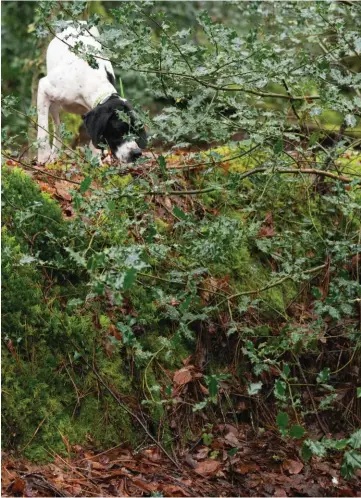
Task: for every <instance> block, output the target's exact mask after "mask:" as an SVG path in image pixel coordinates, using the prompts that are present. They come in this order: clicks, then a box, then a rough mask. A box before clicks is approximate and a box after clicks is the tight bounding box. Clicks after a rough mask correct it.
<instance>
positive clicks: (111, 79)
mask: <svg viewBox="0 0 361 498" xmlns="http://www.w3.org/2000/svg"><path fill="white" fill-rule="evenodd" d="M105 72H106V73H107V78H108V81H109V83H111V84H112V85H113V86H115V78H114V75H113V74H112V73H109V71H107V70H105Z"/></svg>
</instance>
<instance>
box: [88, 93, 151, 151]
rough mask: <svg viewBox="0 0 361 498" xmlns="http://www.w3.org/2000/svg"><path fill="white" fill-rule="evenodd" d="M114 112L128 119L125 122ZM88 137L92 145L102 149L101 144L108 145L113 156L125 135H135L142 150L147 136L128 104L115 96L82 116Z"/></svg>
mask: <svg viewBox="0 0 361 498" xmlns="http://www.w3.org/2000/svg"><path fill="white" fill-rule="evenodd" d="M116 111H121V112H123V113H124V114H126V116H127V117H128V118H129V119H128V120H127V121H128V122H126V121H124V120H122V119H121V118H119V116H118V114H117V112H116ZM83 119H84V123H85V127H86V130H87V132H88V135H89V136H90V138H91V140H92V142H93V145H94V146H95V147H98V148H100V149H101V148H104V147H102V146H101V144H108V146H109V147H110V149H111V151H112V152H113V154H115V152H116V150H117V148H118V147H119V146H120V145H121V144H122V143H123V142H124V140H125V139H126V137H127V135H129V134H131V135H135V137H136V139H135V140H136V142H137V144H138V146H139V147H140V148H142V149H144V148H145V146H146V144H147V135H146V133H145V129H144V126H143V125H142V124H139V123H137V122H136V117H135V114H134V111H133V109H132V107H131V106H130V104H129V103H128V102H124V101H123V100H121V99H120V98H119V96H117V95H111V96H110V97H109V99H107V100H106V101H105V102H104V103H103V104H99V105H97V106H96V107H94V109H92V110H91V111H89V112H88V113H87V114H84V116H83Z"/></svg>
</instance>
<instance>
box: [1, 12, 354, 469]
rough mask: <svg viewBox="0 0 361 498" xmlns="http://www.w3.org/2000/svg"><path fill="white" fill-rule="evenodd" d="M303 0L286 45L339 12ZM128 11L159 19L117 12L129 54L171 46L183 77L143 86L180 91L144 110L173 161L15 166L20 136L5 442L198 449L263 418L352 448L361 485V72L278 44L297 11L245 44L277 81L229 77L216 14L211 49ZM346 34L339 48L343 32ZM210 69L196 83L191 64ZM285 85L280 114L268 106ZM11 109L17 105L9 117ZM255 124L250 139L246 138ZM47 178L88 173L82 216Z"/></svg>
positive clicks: (283, 432)
mask: <svg viewBox="0 0 361 498" xmlns="http://www.w3.org/2000/svg"><path fill="white" fill-rule="evenodd" d="M50 4H51V5H50ZM300 4H301V3H300ZM262 5H263V4H262ZM262 5H260V7H259V8H260V12H261V13H262V12H263V11H262V9H263V7H262ZM52 6H53V3H51V2H49V5H48V3H46V2H44V4H41V6H40V7H39V9H40V14H41V15H42V16H43V17H41V19H42V21H43V25H42V28H43V29H45V28H44V26H46V27H48V24H47V22H48V17H49V16H50V14H52V15H53V16H55V18H54V25H56V24H57V22H61V19H60V18H59V19H58V18H57V16H58V14H54V12H53V13H52V12H51V9H52ZM293 7H294V9H295V11H297V12H298V10H299V11H300V12H301V13H302V16H301V15H300V19H301V20H300V21H299V23H296V22H293V21H292V19H291V21H292V22H290V23H288V21H289V20H290V18H289V16H291V17H292V15H293V14H292V13H290V11H289V10H288V8H287V6H285V7H282V8H281V7H280V9H281V10H280V14H279V15H280V16H281V14H282V16H285V17H284V18H285V19H286V20H287V23H288V24H287V26H288V28H287V29H289V30H291V33H290V37H291V38H290V39H291V40H293V39H294V38H292V36H293V34H292V33H293V31H292V30H294V31H295V33H294V36H301V35H302V34H303V32H304V31H306V34H307V35H310V39H311V40H313V37H314V31H313V30H315V31H316V32H317V33H318V32H319V26H320V25H321V26H323V24H322V23H323V22H324V21H323V19H324V16H329V17H330V19H334V17H333V16H334V15H336V14H335V13H334V10H332V9H331V8H329V6H328V4H324V5H323V4H322V3H317V5H316V4H315V5H313V4H312V5H311V6H304V5H303V4H302V5H297V6H296V5H294V6H293ZM293 7H292V9H293ZM69 8H70V11H71V12H72V13H73V16H76V15H78V14H79V11H78V10H77V9H80V10H81V7H79V6H78V7H77V8H76V6H74V5H73V4H70V7H69ZM132 8H134V9H135V10H134V12H136V13H137V14H138V15H139V18H140V19H142V20H143V21H142V22H143V23H144V22H145V20H144V19H145V18H144V17H142V16H143V14H144V12H143V10H142V8H143V7H142V4H139V5H138V4H135V5H133V4H130V3H129V2H122V5H121V6H120V7H119V9H116V10H115V9H114V12H113V11H112V15H113V18H114V22H115V23H118V24H119V25H121V26H123V27H124V26H126V29H124V37H125V38H124V39H127V40H128V41H127V44H126V45H125V46H129V47H133V46H136V47H137V50H136V51H133V50H132V48H130V49H129V52H127V53H126V54H122V57H121V63H120V64H124V67H123V69H126V70H127V69H128V66H126V65H127V64H129V66H133V63H134V64H135V62H136V63H137V64H138V65H140V66H142V64H143V65H145V67H146V68H147V70H149V64H150V62H152V61H153V62H152V63H154V64H157V67H158V64H159V55H160V54H163V52H166V55H167V58H166V61H167V63H166V66H165V68H164V71H165V72H166V71H167V68H168V70H169V74H167V75H166V76H164V80H163V79H162V78H163V76H162V75H161V76H159V75H158V74H157V72H156V73H155V74H152V75H150V76H149V80H147V84H148V85H149V91H153V92H154V95H159V88H161V87H162V88H163V90H164V88H165V87H167V88H168V90H169V94H167V95H166V96H167V97H168V98H169V99H170V100H172V99H173V100H172V104H171V105H167V106H166V107H165V108H164V109H163V110H162V112H161V114H160V115H158V116H155V117H153V118H150V117H149V115H148V114H147V113H144V112H143V113H142V112H141V111H140V110H139V109H138V111H139V113H140V115H141V116H142V117H143V118H144V120H145V122H146V123H147V124H148V125H149V126H150V129H151V134H153V138H160V139H161V140H163V142H165V143H167V144H168V145H170V146H173V148H172V149H171V151H170V152H169V153H168V154H166V153H165V152H163V153H162V154H160V155H154V157H153V159H152V160H150V159H147V158H144V159H141V160H139V161H138V163H137V166H136V167H133V168H132V167H131V168H128V167H127V166H125V167H124V166H123V167H119V168H116V167H114V166H109V165H108V166H104V167H101V166H100V165H99V164H98V160H97V158H94V157H92V156H91V153H90V151H89V149H88V148H85V150H84V153H79V152H78V153H77V154H76V155H75V154H73V155H72V157H71V158H70V159H69V157H68V158H65V156H64V159H63V163H60V162H59V163H58V164H55V165H51V166H50V167H49V168H48V169H46V170H45V171H44V170H42V171H41V172H40V173H39V170H37V171H34V168H33V166H32V165H31V164H28V163H24V161H21V160H20V159H18V157H19V155H18V154H17V152H16V151H15V148H16V147H15V142H16V141H15V138H16V137H15V138H14V137H13V136H11V134H10V135H7V134H6V133H5V134H4V137H3V138H4V140H3V149H4V157H5V161H10V164H8V165H6V163H5V161H4V163H5V164H4V165H3V203H4V206H3V232H2V233H3V235H2V244H3V250H2V255H3V279H2V281H3V292H2V299H3V344H2V345H3V361H2V378H3V429H4V436H3V441H4V446H5V447H6V449H10V450H12V451H14V452H18V453H22V454H24V455H25V456H27V457H29V458H30V459H32V460H38V461H44V460H47V459H50V458H52V457H54V455H55V454H60V455H62V454H68V453H71V452H72V449H73V447H74V445H77V444H78V445H79V444H80V445H82V446H86V445H91V446H93V447H94V446H95V447H96V448H99V449H103V450H104V449H105V448H107V447H111V446H112V445H116V444H119V442H123V443H129V444H130V445H131V446H132V447H133V448H138V447H141V446H142V444H144V441H145V440H146V441H147V442H149V441H152V442H154V440H156V441H157V442H159V443H160V444H162V445H163V447H164V448H165V449H166V450H170V449H175V448H177V449H184V448H186V447H188V446H189V445H190V444H191V442H193V441H197V439H199V438H200V437H202V438H203V439H204V440H205V439H206V440H207V441H211V440H212V432H211V429H210V427H213V426H215V425H216V424H217V423H218V422H219V421H220V420H222V421H223V422H229V423H235V424H242V423H246V424H251V426H252V429H253V431H254V435H255V437H256V436H257V434H259V433H260V432H262V431H265V430H268V431H272V432H274V433H276V434H278V435H280V437H282V438H284V439H287V438H288V439H294V440H295V441H296V443H295V444H298V446H299V448H301V445H302V448H303V456H304V458H305V459H307V458H310V457H311V455H318V456H321V457H322V456H325V455H326V453H327V451H333V452H337V451H341V452H342V453H343V464H342V472H343V475H344V476H345V477H350V476H351V475H352V474H353V472H354V470H355V469H357V468H360V467H361V456H360V453H359V451H358V450H359V449H360V446H361V443H360V431H359V430H358V431H357V428H359V424H360V419H361V413H360V397H361V381H360V355H359V352H360V345H361V341H360V338H361V336H360V319H361V317H360V296H361V292H360V264H361V260H360V249H361V224H360V215H361V213H360V211H361V207H360V206H361V203H360V180H359V176H360V172H361V167H360V154H359V151H358V149H357V147H359V140H355V141H353V140H352V138H350V137H348V136H346V135H345V134H344V132H345V130H346V129H347V128H348V127H349V128H350V127H351V128H353V129H355V128H356V125H357V120H358V116H359V111H357V106H358V103H359V100H357V99H359V97H357V93H356V96H354V95H353V93H352V92H354V90H355V88H356V89H357V78H356V76H357V75H355V71H351V72H350V71H349V73H350V74H349V73H347V75H348V76H347V78H346V76H345V80H342V84H341V88H340V86H339V85H338V84H337V83H335V80H337V78H335V74H334V72H333V71H334V68H333V65H332V64H331V62H332V61H331V62H330V60H331V59H330V58H329V57H328V56H327V57H326V56H325V57H324V60H323V59H322V60H321V61H319V57H318V56H317V57H316V56H315V58H314V59H312V61H311V62H310V63H308V62H307V61H308V60H311V55H312V57H313V55H314V54H313V53H312V54H311V55H310V54H308V53H307V47H308V46H309V44H308V43H306V42H305V44H304V45H305V47H306V48H304V49H302V51H301V53H300V54H299V53H298V52H292V54H293V55H292V54H291V55H289V56H288V55H287V58H286V59H285V60H284V59H282V58H281V57H280V55H279V52H282V51H283V50H285V51H286V52H287V50H291V48H292V50H294V49H293V46H294V45H295V44H294V43H293V41H292V44H291V48H290V46H287V44H286V43H285V47H283V44H281V45H282V46H281V47H280V48H279V51H278V52H277V51H274V52H272V51H271V49H270V47H271V46H273V44H274V43H275V41H274V39H273V38H272V37H273V34H271V35H270V33H269V32H268V27H267V26H268V24H269V23H271V24H272V23H276V24H277V23H279V21H280V19H281V20H282V16H281V17H280V18H276V17H275V18H274V17H272V16H271V14H269V13H268V14H267V16H268V15H269V17H267V19H268V21H267V23H265V25H264V26H263V30H264V33H263V34H264V37H263V36H262V37H261V36H260V37H257V36H256V34H255V33H253V32H250V34H249V35H247V37H245V39H244V44H245V48H247V51H246V53H249V54H251V53H253V52H254V54H256V55H257V54H258V55H257V56H256V55H254V56H252V57H251V55H250V56H249V60H248V57H246V53H244V54H243V55H244V57H245V59H244V62H246V61H247V64H246V66H243V65H242V70H245V71H246V69H249V73H250V74H251V75H252V78H253V76H254V75H255V74H256V75H258V76H257V78H256V80H255V81H256V82H257V81H259V79H260V77H261V76H262V78H264V79H265V81H264V82H262V81H263V80H262V81H261V83H260V84H258V83H255V85H254V86H252V85H253V79H250V80H249V81H243V80H242V81H241V80H240V79H239V78H236V79H235V80H234V81H233V80H232V79H231V78H233V70H234V66H232V65H233V64H236V63H238V62H237V61H240V62H242V64H243V59H240V57H239V50H240V48H239V47H240V45H242V43H241V41H240V38H238V35H237V33H236V32H235V31H234V30H233V28H230V27H227V26H225V25H221V24H219V23H216V22H213V20H212V19H211V18H210V17H209V16H208V14H207V13H200V14H199V16H198V18H197V22H198V23H199V26H200V27H201V29H202V30H203V31H204V33H203V31H202V33H203V34H202V36H203V37H204V38H206V42H205V43H204V44H203V45H200V46H197V48H195V47H194V44H193V42H192V43H190V42H189V40H188V37H189V34H190V31H188V30H186V31H177V29H176V28H175V27H174V26H173V25H169V26H168V25H164V24H162V23H163V17H164V16H163V14H159V19H158V20H159V23H161V24H160V26H161V29H160V31H161V33H162V34H161V35H159V33H157V35H156V36H155V35H154V36H153V35H152V31H151V30H150V29H149V30H148V28H147V29H144V31H143V32H142V33H141V35H139V37H138V38H137V33H138V29H140V26H142V23H141V22H140V21H139V19H138V18H137V19H135V18H134V12H133V11H131V9H132ZM257 8H258V7H257ZM335 8H336V10H337V9H339V10H340V11H342V12H341V13H343V11H344V10H346V9H348V8H350V9H354V8H356V7H355V6H353V5H352V6H343V5H337V6H336V7H335ZM72 9H73V10H72ZM282 9H285V10H282ZM328 9H329V10H328ZM260 12H258V11H257V12H254V15H256V16H258V15H261V14H260ZM300 12H299V13H300ZM68 14H69V13H67V15H68ZM245 15H246V14H245ZM247 15H248V14H247ZM339 15H341V14H340V13H339ZM344 15H345V17H346V18H347V19H349V18H348V17H347V15H346V13H344ZM59 16H60V14H59ZM316 16H318V17H317V22H316V21H314V23H315V24H314V25H313V24H312V22H310V23H304V22H303V20H304V19H306V18H307V19H313V17H315V18H316ZM146 19H147V23H148V21H149V16H148V17H146ZM262 19H263V18H262ZM269 19H270V20H269ZM352 19H356V18H355V17H353V18H352ZM91 22H93V23H94V24H98V22H99V19H98V18H94V19H92V20H91ZM355 22H356V21H355ZM39 24H40V25H41V22H40V21H39ZM266 24H267V26H266ZM271 24H270V26H271ZM146 25H147V26H148V24H146ZM306 25H307V29H306V27H305V26H306ZM311 25H312V26H311ZM281 26H282V29H283V24H282V22H281ZM290 26H291V27H290ZM107 27H109V26H108V25H106V24H105V25H104V26H103V28H104V38H102V41H103V42H108V44H109V47H111V43H112V41H114V40H113V38H112V37H113V35H114V33H113V31H114V30H113V31H112V30H110V29H109V30H107ZM271 27H272V26H271ZM334 29H335V30H336V31H337V30H340V32H339V31H337V32H336V34H335V33H334V36H335V37H336V38H337V42H338V44H339V45H340V46H339V47H338V48H337V50H338V52H337V53H340V54H343V53H344V52H343V51H344V50H346V48H345V41H344V40H343V37H342V35H343V31H342V28H340V27H339V26H338V25H337V26H336V27H334ZM271 31H272V29H271ZM252 33H253V34H252ZM41 35H42V31H41V29H40V28H39V36H41ZM291 35H292V36H291ZM240 36H241V35H240ZM133 37H135V39H133ZM267 37H271V41H270V38H267ZM140 39H141V40H143V41H142V45H139V46H138V42H139V40H140ZM280 39H281V38H280ZM177 40H178V41H177ZM187 40H188V41H187ZM263 40H265V41H263ZM267 40H268V42H267ZM352 40H353V38H352ZM352 40H348V43H349V44H350V43H351V42H352ZM178 43H179V44H181V46H182V49H183V50H184V52H185V53H186V54H187V55H184V54H183V52H182V51H181V50H180V49H179V46H178V45H177V44H178ZM109 47H108V50H109V52H110V55H114V54H112V53H111V48H109ZM177 47H178V49H179V50H177ZM315 50H316V49H315ZM347 50H348V49H347ZM180 53H181V54H183V55H180ZM230 53H231V55H232V53H233V55H234V56H235V60H234V61H233V59H232V61H231V60H230V56H231V55H230ZM347 53H348V52H347ZM163 55H164V54H163ZM283 55H284V57H286V54H285V53H283ZM86 56H87V60H88V62H91V63H94V61H93V59H94V56H93V55H92V54H86ZM127 57H128V58H129V59H128V58H127ZM132 57H133V59H136V60H135V62H134V60H130V59H132ZM187 57H188V59H189V61H190V62H189V65H190V66H187V65H186V64H185V61H184V58H186V59H187ZM292 57H293V58H294V60H293V58H292ZM340 57H341V56H340ZM188 59H187V60H188ZM149 61H150V62H149ZM154 61H156V63H155V62H154ZM214 61H217V65H216V68H215V66H214V64H215V62H214ZM305 61H306V62H305ZM301 62H302V67H303V72H302V74H301V76H300V74H299V64H300V63H301ZM325 64H326V65H325ZM327 64H328V65H327ZM294 65H296V66H295V67H294ZM186 66H187V67H186ZM193 66H194V67H197V68H198V70H199V74H198V73H196V74H198V76H194V74H193V73H192V75H189V74H188V69H189V67H193ZM231 66H232V67H231ZM169 68H171V69H172V71H174V73H175V74H177V73H179V74H183V73H184V71H186V72H185V73H184V74H185V75H186V76H187V78H185V79H184V80H182V79H181V78H175V77H174V74H172V71H170V69H169ZM221 68H227V69H224V74H223V73H220V69H221ZM292 68H293V69H292ZM346 69H347V67H346ZM346 72H347V71H346ZM218 73H219V74H218ZM246 74H247V72H246ZM325 74H326V76H325ZM204 75H205V77H204ZM266 75H267V78H266ZM272 75H273V76H272ZM326 77H328V78H329V81H328V83H327V85H325V78H326ZM229 81H231V82H230V83H229ZM284 82H285V84H283V83H284ZM287 83H288V84H287ZM224 85H226V87H227V88H226V90H225V89H224ZM275 85H278V86H276V87H275ZM282 85H283V86H282ZM288 85H292V92H293V95H291V96H290V94H289V92H290V91H291V90H290V89H289V86H288ZM345 85H346V87H347V88H348V90H349V92H350V96H347V95H344V94H343V93H341V91H342V92H344V90H345ZM347 85H348V86H347ZM228 87H229V88H228ZM280 87H281V88H284V91H283V93H276V94H274V93H272V92H274V88H276V89H277V92H281V90H280ZM231 90H232V91H231ZM237 91H239V93H237ZM316 91H317V92H318V94H319V95H315V92H316ZM269 92H271V94H272V95H273V99H274V101H275V106H274V109H273V108H272V110H271V108H270V107H267V106H261V105H259V101H260V99H263V100H264V101H268V100H269V99H270V97H269V95H270V93H269ZM165 93H167V92H165ZM190 95H192V97H191V98H190V97H189V96H190ZM240 95H241V97H239V96H240ZM274 95H275V96H274ZM280 101H281V102H283V103H282V104H280ZM14 109H16V102H15V101H14V100H13V99H12V98H10V97H7V98H5V100H4V103H3V112H4V113H5V116H6V115H7V114H6V113H8V115H9V114H10V113H11V112H15V111H13V110H14ZM328 111H330V112H337V113H338V116H340V115H341V116H342V120H341V123H342V124H341V125H340V128H339V129H338V131H337V132H336V135H334V136H333V137H331V138H330V136H329V135H328V130H326V131H325V130H321V129H320V128H319V129H317V131H314V128H312V129H309V128H308V125H309V124H310V120H311V122H312V124H313V125H314V124H315V123H316V124H317V119H316V118H317V116H319V115H321V114H322V113H323V112H328ZM290 114H292V116H293V117H296V118H297V124H294V122H293V121H292V122H291V120H290ZM29 116H31V112H29ZM200 116H202V119H200ZM312 119H314V121H312ZM239 129H243V130H246V132H245V133H247V137H244V138H243V139H237V140H236V139H233V140H232V137H233V135H234V132H235V131H238V130H239ZM63 138H64V140H65V139H66V138H67V136H66V133H65V134H64V136H63ZM68 138H69V137H68ZM214 140H217V141H219V142H220V143H221V144H222V145H220V146H217V147H216V146H215V147H212V148H211V149H210V150H208V151H203V152H198V153H196V152H189V150H188V149H189V143H188V142H189V141H194V142H198V141H206V142H212V141H214ZM326 140H330V141H331V145H329V144H328V143H326ZM34 145H35V146H38V145H39V144H34ZM185 150H186V152H184V151H185ZM11 151H12V152H11ZM60 152H64V151H60ZM67 152H68V155H69V151H67ZM12 159H13V160H14V161H15V162H18V163H19V164H21V163H23V164H22V165H23V166H24V168H25V170H27V173H25V171H23V170H22V169H19V168H14V167H13V163H12V162H11V161H12ZM31 170H32V175H33V176H34V178H32V177H31V175H30V174H28V173H29V171H31ZM49 174H52V175H54V174H55V176H59V175H61V177H62V178H63V183H66V182H65V180H69V179H70V180H71V179H73V180H72V181H73V182H74V178H76V180H75V185H74V183H73V184H72V185H73V188H72V187H71V186H69V187H67V194H68V195H71V198H72V201H71V206H70V207H71V210H70V208H69V205H67V204H66V202H64V197H63V198H62V202H58V201H57V200H54V198H53V197H54V196H55V197H56V194H54V192H53V193H51V187H52V186H54V185H55V186H56V183H55V182H54V177H50V176H49V177H48V180H47V181H46V176H47V175H49ZM39 175H42V176H41V181H40V180H39ZM79 178H80V180H79ZM34 179H35V180H36V181H35V180H34ZM47 182H48V183H47ZM51 182H52V183H51ZM38 184H40V185H41V187H42V190H41V189H40V187H39V185H38ZM44 185H45V186H44ZM63 188H64V186H63ZM55 190H56V188H54V191H55ZM58 197H59V196H58ZM60 197H61V196H60ZM68 204H70V203H69V202H68ZM67 209H68V210H70V211H71V216H68V217H67V216H65V214H64V213H66V211H67ZM335 434H337V436H334V435H335ZM192 444H193V443H192ZM236 450H237V449H236Z"/></svg>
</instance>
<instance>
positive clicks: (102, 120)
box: [82, 107, 112, 147]
mask: <svg viewBox="0 0 361 498" xmlns="http://www.w3.org/2000/svg"><path fill="white" fill-rule="evenodd" d="M111 115H112V110H110V109H109V110H108V109H102V108H100V107H95V109H92V110H91V111H89V112H87V113H86V114H84V115H83V116H82V118H83V120H84V124H85V128H86V131H87V132H88V135H89V136H90V138H91V140H92V142H93V145H94V147H98V145H99V144H100V143H102V142H104V130H105V128H106V126H107V123H108V121H109V118H110V117H111Z"/></svg>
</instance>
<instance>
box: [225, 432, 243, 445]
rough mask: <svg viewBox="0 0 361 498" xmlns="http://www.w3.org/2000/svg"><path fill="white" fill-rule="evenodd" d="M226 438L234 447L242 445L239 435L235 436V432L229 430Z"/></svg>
mask: <svg viewBox="0 0 361 498" xmlns="http://www.w3.org/2000/svg"><path fill="white" fill-rule="evenodd" d="M224 439H225V441H226V443H228V444H229V445H230V446H232V447H233V448H238V447H239V446H240V442H239V440H238V438H237V436H235V434H233V432H228V434H226V435H225V436H224Z"/></svg>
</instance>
